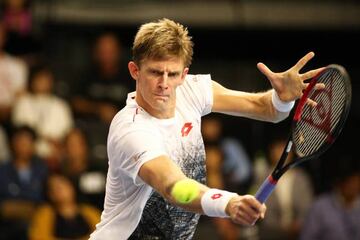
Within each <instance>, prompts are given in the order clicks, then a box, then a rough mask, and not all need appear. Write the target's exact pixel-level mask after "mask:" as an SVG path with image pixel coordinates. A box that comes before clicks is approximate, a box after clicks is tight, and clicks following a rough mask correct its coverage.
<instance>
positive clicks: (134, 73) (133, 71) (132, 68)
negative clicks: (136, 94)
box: [128, 61, 140, 81]
mask: <svg viewBox="0 0 360 240" xmlns="http://www.w3.org/2000/svg"><path fill="white" fill-rule="evenodd" d="M128 69H129V72H130V75H131V77H132V78H133V79H134V80H135V81H136V80H138V78H139V71H140V69H139V67H138V65H136V63H135V62H133V61H130V62H129V63H128Z"/></svg>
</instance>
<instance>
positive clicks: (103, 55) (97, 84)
mask: <svg viewBox="0 0 360 240" xmlns="http://www.w3.org/2000/svg"><path fill="white" fill-rule="evenodd" d="M122 53H123V52H122V48H121V44H120V42H119V40H118V38H117V37H116V36H115V35H114V34H113V33H105V34H102V35H100V36H99V37H98V38H97V40H96V43H95V45H94V48H93V64H92V66H91V67H90V69H89V70H88V71H87V73H86V74H85V76H84V78H83V79H82V81H80V85H79V86H78V87H77V89H78V92H77V93H75V97H74V98H73V101H72V103H73V108H74V111H75V113H76V114H78V115H79V116H86V115H87V116H91V117H93V116H96V117H98V118H99V119H100V120H101V121H103V122H105V123H110V122H111V120H112V118H113V117H114V115H115V114H116V113H117V112H118V111H119V110H120V109H121V108H122V107H123V106H125V102H126V98H127V94H128V93H129V92H131V91H134V90H135V83H134V82H133V81H132V80H130V75H129V73H128V71H127V65H126V64H123V63H122ZM74 88H76V87H74Z"/></svg>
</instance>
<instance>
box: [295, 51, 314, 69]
mask: <svg viewBox="0 0 360 240" xmlns="http://www.w3.org/2000/svg"><path fill="white" fill-rule="evenodd" d="M314 56H315V53H314V52H309V53H308V54H306V55H305V56H304V57H302V58H301V59H300V60H299V61H298V62H297V63H296V64H295V66H294V68H295V69H296V71H297V72H299V71H300V69H302V68H303V67H304V66H305V64H306V63H307V62H308V61H309V60H310V59H312V58H313V57H314Z"/></svg>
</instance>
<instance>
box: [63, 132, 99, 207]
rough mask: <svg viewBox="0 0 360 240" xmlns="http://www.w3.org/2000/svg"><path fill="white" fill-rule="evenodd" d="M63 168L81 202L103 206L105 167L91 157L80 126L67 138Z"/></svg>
mask: <svg viewBox="0 0 360 240" xmlns="http://www.w3.org/2000/svg"><path fill="white" fill-rule="evenodd" d="M62 170H63V172H64V174H65V175H66V176H67V177H68V178H69V179H70V180H71V181H72V183H73V185H74V186H75V189H76V192H77V195H78V199H79V200H80V201H81V202H84V203H89V204H92V205H93V206H96V207H97V208H99V209H102V208H103V204H104V194H105V178H106V174H105V169H101V166H97V165H95V162H94V161H92V160H91V159H90V158H89V148H88V144H87V140H86V138H85V135H84V133H83V132H82V131H81V130H80V129H78V128H77V129H73V130H72V131H70V133H69V134H68V136H67V137H66V139H65V144H64V157H63V159H62Z"/></svg>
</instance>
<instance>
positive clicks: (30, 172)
mask: <svg viewBox="0 0 360 240" xmlns="http://www.w3.org/2000/svg"><path fill="white" fill-rule="evenodd" d="M11 143H12V151H13V158H12V159H11V160H10V161H8V162H5V163H3V164H2V165H0V216H1V218H0V229H1V230H0V232H1V234H0V239H19V240H21V239H25V237H26V231H27V226H28V225H27V224H28V223H29V220H30V218H31V216H32V213H33V212H34V210H35V207H36V205H37V204H38V203H40V202H41V201H43V200H44V186H43V184H44V183H45V181H46V178H47V168H46V165H45V164H44V163H43V161H42V160H41V159H39V158H37V157H36V156H35V151H34V143H35V132H34V131H33V130H32V129H31V128H29V127H19V128H16V129H14V132H13V135H12V138H11Z"/></svg>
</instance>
